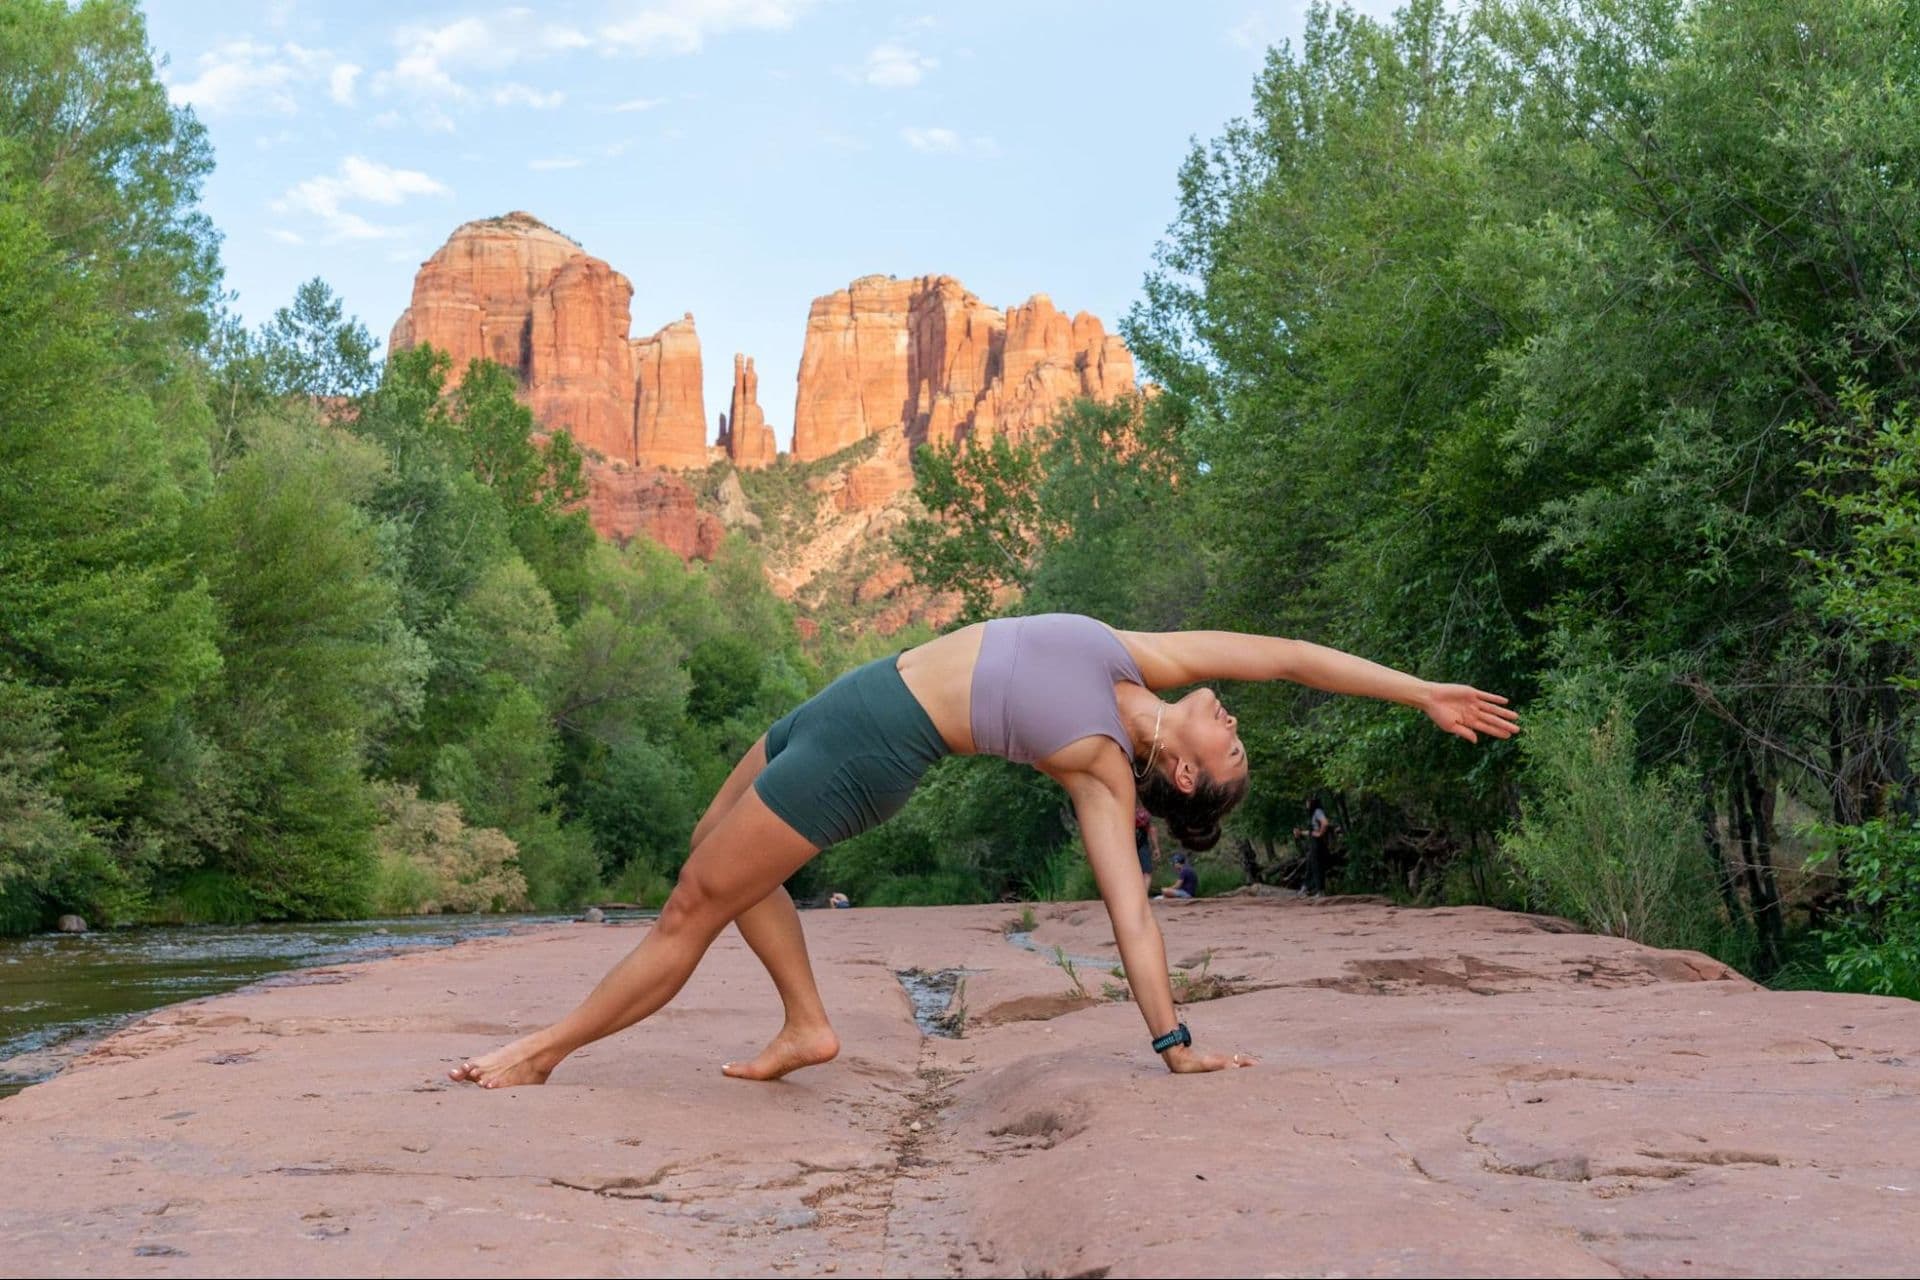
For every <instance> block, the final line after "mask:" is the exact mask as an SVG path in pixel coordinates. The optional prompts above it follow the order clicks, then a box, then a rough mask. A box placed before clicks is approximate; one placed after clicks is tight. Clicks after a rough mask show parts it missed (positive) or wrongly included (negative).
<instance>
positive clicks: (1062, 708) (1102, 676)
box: [968, 613, 1146, 764]
mask: <svg viewBox="0 0 1920 1280" xmlns="http://www.w3.org/2000/svg"><path fill="white" fill-rule="evenodd" d="M1121 681H1131V682H1132V683H1134V684H1138V685H1144V684H1146V681H1145V680H1143V679H1141V678H1140V668H1139V667H1138V666H1136V665H1135V664H1134V661H1133V655H1132V654H1130V653H1128V652H1127V647H1126V646H1125V645H1124V644H1121V643H1120V638H1119V637H1118V636H1116V635H1114V634H1113V632H1111V631H1109V630H1108V629H1107V627H1106V625H1105V624H1104V623H1101V622H1099V621H1096V620H1095V619H1093V618H1085V617H1082V616H1080V615H1079V614H1077V613H1043V614H1039V615H1037V616H1035V617H1031V618H995V619H994V620H993V621H991V622H989V623H987V625H986V629H985V631H984V633H983V634H982V636H981V639H980V656H979V657H978V658H976V659H974V663H973V689H972V692H971V693H970V694H969V697H968V703H969V713H970V714H969V718H970V719H971V721H972V722H973V748H974V750H975V751H978V752H981V753H982V754H984V755H990V756H1005V757H1006V758H1007V759H1009V760H1012V761H1014V762H1015V763H1016V764H1032V763H1033V762H1034V761H1035V760H1040V759H1044V758H1045V757H1047V756H1050V755H1052V754H1053V753H1054V752H1056V751H1058V750H1059V749H1060V748H1061V747H1064V746H1066V745H1067V744H1068V743H1069V742H1076V741H1078V740H1079V739H1081V738H1086V737H1092V736H1093V735H1095V734H1101V735H1104V736H1106V737H1109V738H1112V739H1113V740H1114V741H1115V742H1117V743H1119V744H1120V749H1121V750H1122V751H1124V752H1126V753H1127V759H1129V760H1131V759H1133V742H1132V740H1131V739H1129V738H1128V737H1127V730H1126V726H1125V725H1123V724H1122V723H1121V722H1120V708H1119V707H1118V706H1116V705H1115V704H1114V700H1113V686H1114V685H1115V684H1116V683H1118V682H1121Z"/></svg>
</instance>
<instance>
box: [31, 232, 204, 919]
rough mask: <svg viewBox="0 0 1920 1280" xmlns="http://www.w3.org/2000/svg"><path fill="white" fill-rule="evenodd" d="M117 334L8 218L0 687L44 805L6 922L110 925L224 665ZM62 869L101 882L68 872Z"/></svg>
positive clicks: (175, 488) (58, 265)
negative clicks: (99, 920)
mask: <svg viewBox="0 0 1920 1280" xmlns="http://www.w3.org/2000/svg"><path fill="white" fill-rule="evenodd" d="M119 332H120V330H119V327H118V324H117V319H116V317H115V316H114V315H113V314H112V313H111V312H110V311H108V310H106V309H104V307H103V306H102V304H101V302H100V300H99V296H98V294H97V292H96V291H95V289H94V288H93V283H92V281H91V280H89V279H85V278H82V277H80V276H78V275H76V274H75V273H74V272H72V271H71V270H70V269H69V268H68V265H67V262H66V259H65V255H64V254H63V253H62V251H61V250H60V249H59V247H58V246H57V245H55V244H54V243H53V241H52V240H51V239H50V238H49V237H48V236H47V235H46V234H45V233H44V232H43V231H42V230H41V229H40V228H39V226H37V225H36V224H35V223H34V222H33V221H32V219H31V218H30V217H29V216H28V215H27V213H26V211H25V210H24V209H23V208H22V207H21V206H20V205H17V204H0V422H4V423H5V424H6V428H5V430H4V431H0V684H5V685H6V686H7V687H8V688H9V689H11V690H13V696H12V697H11V698H10V702H11V703H12V705H13V706H15V707H16V708H18V709H19V713H20V714H21V715H22V716H23V717H24V720H23V723H22V724H21V725H20V726H18V736H17V737H16V739H15V741H16V743H17V746H16V750H18V751H20V752H22V753H23V754H22V755H20V756H19V757H17V760H18V761H19V762H25V761H37V763H35V764H33V765H32V766H31V767H30V768H29V769H28V770H27V771H26V774H25V775H24V776H23V775H16V776H17V777H19V782H18V783H16V785H26V784H27V783H28V781H29V779H31V787H32V791H33V794H34V796H37V797H38V798H29V797H28V796H27V795H25V794H22V795H21V797H20V800H19V801H18V802H19V803H21V804H23V805H24V806H26V810H30V811H31V812H33V813H37V814H39V815H40V816H39V817H37V818H35V819H33V823H32V825H33V827H34V829H35V830H37V831H39V832H41V835H40V836H39V837H38V838H37V839H36V847H39V848H40V849H41V850H42V853H41V854H40V855H38V856H37V858H36V861H37V862H38V864H39V865H40V866H41V867H42V870H43V872H44V873H45V874H42V875H39V876H36V877H34V878H32V879H31V880H29V879H23V878H20V877H15V878H14V879H13V880H12V882H11V883H10V884H8V885H7V886H6V887H5V888H4V889H0V893H4V894H5V896H6V897H7V898H8V902H7V904H6V906H5V910H4V914H5V915H6V916H7V917H8V918H9V919H11V920H14V921H19V920H25V919H30V918H32V919H37V918H39V917H41V916H43V915H45V914H48V913H55V912H57V911H58V910H59V909H62V908H70V907H73V906H86V907H91V908H92V909H94V910H95V911H96V913H99V914H102V915H105V916H106V917H107V918H109V919H110V918H113V917H114V916H115V915H117V914H119V913H120V909H121V908H122V907H124V906H125V905H126V901H127V899H126V897H125V895H124V894H123V893H122V892H121V891H123V890H129V889H131V890H137V887H138V886H139V884H140V883H141V881H142V878H143V876H144V874H145V869H146V867H147V866H148V864H149V863H150V862H151V861H152V860H153V859H154V858H156V857H159V856H162V855H163V854H164V853H165V849H166V845H167V837H168V827H169V825H170V823H171V821H172V820H173V819H174V818H176V817H178V816H179V814H180V812H181V811H182V810H186V809H191V808H192V807H193V806H194V804H195V801H194V800H193V799H192V794H191V793H193V792H194V791H195V790H196V788H197V787H198V785H199V782H200V781H201V776H200V774H199V771H198V770H197V769H196V768H194V766H193V760H194V758H195V756H196V754H197V752H198V750H199V743H198V739H197V736H196V734H195V731H194V729H193V727H192V725H191V723H190V707H191V703H192V700H193V698H194V697H195V696H196V694H197V693H198V691H199V690H200V689H201V687H202V686H203V685H204V684H205V682H206V681H207V680H208V679H210V678H211V677H212V676H213V674H214V673H215V671H216V670H217V669H218V667H219V663H220V657H219V654H218V652H217V651H216V649H215V647H214V643H213V638H212V631H213V625H214V622H213V611H212V607H211V604H210V601H209V599H208V593H207V590H206V588H205V586H204V584H203V583H202V582H200V581H199V580H198V579H197V578H196V576H195V574H194V573H193V571H192V569H191V567H190V566H189V564H188V563H187V553H186V549H185V548H184V547H183V545H182V540H181V521H182V519H183V518H184V516H185V514H186V512H187V510H188V506H187V497H186V495H185V494H184V493H183V492H182V490H181V488H180V485H179V484H178V483H177V481H176V480H175V478H174V475H173V472H172V469H171V467H170V465H169V457H168V455H169V452H170V450H169V445H168V443H167V439H166V430H165V428H164V427H163V426H162V424H161V423H160V422H159V421H158V420H157V418H156V413H155V407H154V405H153V403H152V401H151V400H150V399H149V398H148V397H147V396H146V395H145V394H143V393H142V392H141V391H140V390H139V389H138V387H137V385H130V383H129V380H128V379H127V378H125V377H124V376H123V369H124V366H123V365H122V364H121V353H120V350H119V347H118V344H117V338H118V334H119ZM56 726H57V738H56V739H54V740H52V741H55V742H57V753H56V755H55V756H53V757H52V758H48V757H47V756H46V755H45V754H44V752H45V751H46V750H47V749H48V744H49V741H50V740H49V739H48V738H47V736H46V734H47V732H48V731H49V730H50V729H52V728H54V727H56ZM20 767H21V763H16V765H15V768H16V769H19V768H20ZM56 802H57V808H56V807H54V806H55V805H56ZM61 831H65V832H67V833H68V835H69V836H70V837H71V844H70V846H68V847H65V848H64V849H58V850H56V849H55V848H54V847H53V846H50V845H48V844H47V843H46V841H47V840H48V839H49V838H51V835H52V834H53V833H58V832H61ZM96 838H97V841H98V843H96ZM63 843H65V841H64V840H63ZM69 855H71V856H72V857H73V858H84V859H85V860H86V865H87V866H88V867H90V868H92V869H93V870H92V871H89V872H85V873H82V872H81V871H79V870H78V869H77V868H78V865H79V864H77V863H76V864H74V866H73V867H71V868H68V870H69V871H70V872H71V874H68V873H66V872H63V871H62V870H61V867H62V865H63V864H64V860H65V859H66V858H67V857H68V856H69ZM35 886H37V887H35ZM56 886H57V887H58V895H59V896H58V897H57V898H56V897H49V896H43V895H42V894H41V890H45V891H47V893H53V892H54V891H55V888H56ZM18 895H28V896H26V897H21V896H18Z"/></svg>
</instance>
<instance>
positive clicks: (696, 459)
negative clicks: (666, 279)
mask: <svg viewBox="0 0 1920 1280" xmlns="http://www.w3.org/2000/svg"><path fill="white" fill-rule="evenodd" d="M632 346H633V357H634V359H633V362H634V367H635V371H636V374H637V375H638V378H637V382H636V384H635V388H634V455H635V457H636V459H637V460H639V461H642V462H651V463H653V464H654V465H655V466H660V467H704V466H706V465H707V395H706V390H705V388H704V386H703V384H702V382H701V367H700V335H699V334H698V333H696V332H695V331H694V327H693V313H692V312H691V311H689V312H688V313H687V314H685V315H683V316H681V317H680V318H679V319H678V320H675V321H674V322H673V323H672V324H669V325H667V326H666V327H665V328H663V329H661V330H660V332H658V333H656V334H654V335H653V336H652V337H650V338H639V339H636V340H635V341H634V342H633V344H632Z"/></svg>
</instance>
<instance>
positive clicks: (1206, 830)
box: [1138, 769, 1247, 853]
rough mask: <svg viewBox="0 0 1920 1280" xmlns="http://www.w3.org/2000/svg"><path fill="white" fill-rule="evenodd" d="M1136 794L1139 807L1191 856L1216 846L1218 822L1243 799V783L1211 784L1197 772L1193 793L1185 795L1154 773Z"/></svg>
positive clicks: (1205, 775) (1140, 784)
mask: <svg viewBox="0 0 1920 1280" xmlns="http://www.w3.org/2000/svg"><path fill="white" fill-rule="evenodd" d="M1138 791H1139V795H1140V803H1141V804H1143V805H1145V806H1146V808H1147V812H1149V813H1151V814H1153V815H1154V816H1155V817H1159V818H1164V819H1165V820H1166V823H1167V830H1168V831H1169V832H1171V833H1172V834H1173V838H1174V839H1175V840H1178V841H1179V842H1180V843H1181V844H1183V845H1185V846H1186V847H1187V848H1189V849H1191V850H1193V851H1194V852H1195V853H1205V852H1206V851H1207V850H1208V849H1211V848H1213V846H1214V845H1216V844H1218V843H1220V820H1221V819H1222V818H1224V817H1226V816H1227V815H1228V814H1229V813H1231V812H1233V807H1234V806H1235V805H1237V804H1239V803H1240V802H1241V801H1242V800H1244V799H1246V798H1247V779H1246V777H1245V775H1242V776H1241V777H1240V778H1238V779H1236V780H1235V781H1233V782H1215V781H1214V780H1213V779H1212V778H1211V777H1210V776H1208V774H1207V771H1206V770H1205V769H1201V770H1200V771H1199V775H1198V777H1197V778H1196V779H1195V780H1194V784H1193V790H1192V791H1191V792H1186V791H1182V790H1181V789H1180V788H1179V787H1176V786H1175V785H1173V779H1171V778H1169V777H1168V776H1167V775H1166V774H1164V773H1162V772H1161V771H1160V770H1158V769H1155V770H1154V771H1153V772H1152V773H1150V774H1148V775H1147V776H1146V778H1145V779H1144V780H1142V781H1141V782H1140V783H1139V784H1138Z"/></svg>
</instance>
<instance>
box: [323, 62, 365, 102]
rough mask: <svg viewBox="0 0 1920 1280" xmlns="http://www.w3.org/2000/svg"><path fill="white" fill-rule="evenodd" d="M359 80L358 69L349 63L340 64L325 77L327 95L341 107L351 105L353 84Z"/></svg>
mask: <svg viewBox="0 0 1920 1280" xmlns="http://www.w3.org/2000/svg"><path fill="white" fill-rule="evenodd" d="M359 78H360V68H359V67H357V66H355V65H354V64H353V63H351V62H342V63H340V64H339V65H338V66H336V67H334V69H333V70H332V71H331V72H329V73H328V75H327V95H328V96H329V97H331V98H332V99H333V100H334V101H335V102H337V103H339V104H340V105H341V106H343V107H350V106H352V105H353V82H354V81H355V80H358V79H359Z"/></svg>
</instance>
